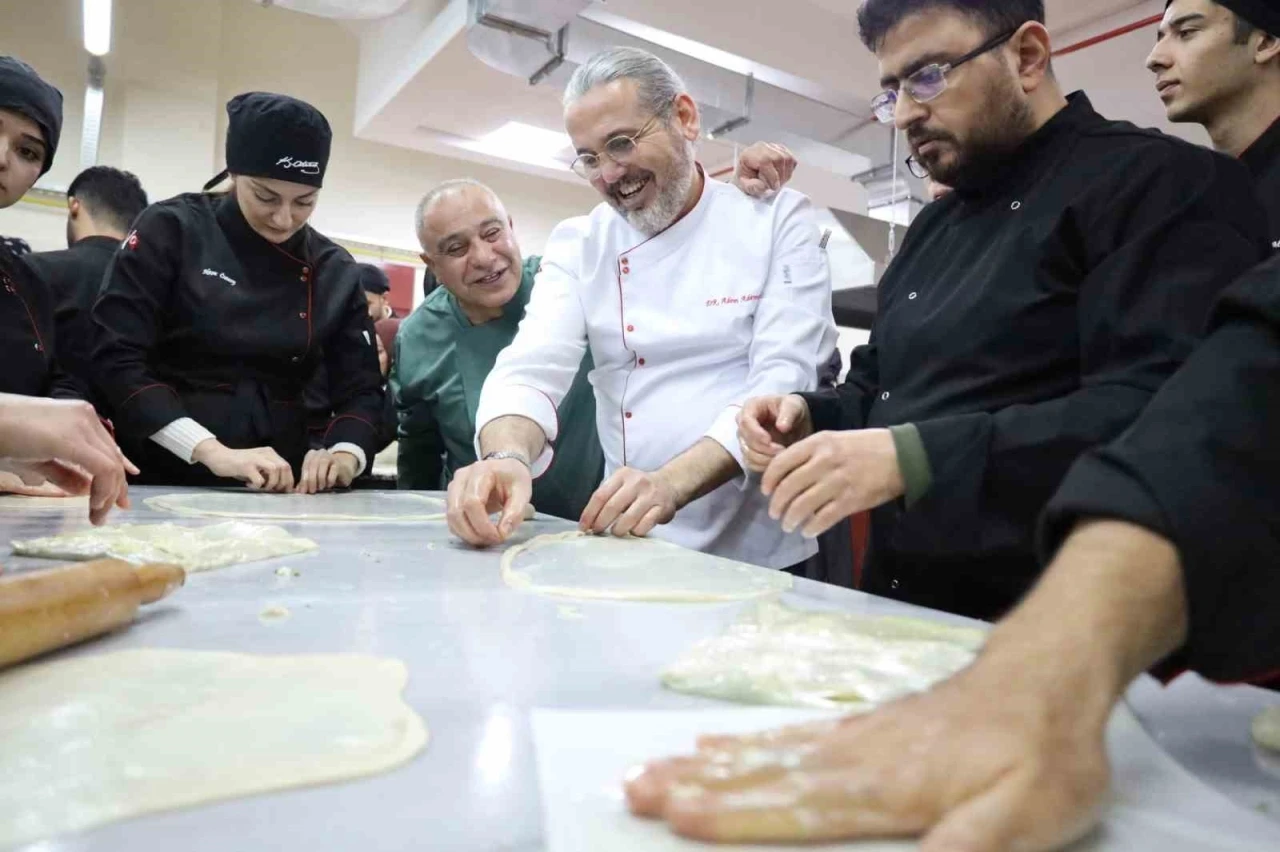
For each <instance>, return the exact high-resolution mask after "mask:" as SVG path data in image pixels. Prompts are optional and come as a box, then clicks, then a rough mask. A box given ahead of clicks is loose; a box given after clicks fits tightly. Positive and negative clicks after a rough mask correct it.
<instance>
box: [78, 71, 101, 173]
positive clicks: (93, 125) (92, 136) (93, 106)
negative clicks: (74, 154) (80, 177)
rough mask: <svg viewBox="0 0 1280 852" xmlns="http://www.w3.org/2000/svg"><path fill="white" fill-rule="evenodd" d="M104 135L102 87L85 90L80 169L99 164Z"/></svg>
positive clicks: (90, 87)
mask: <svg viewBox="0 0 1280 852" xmlns="http://www.w3.org/2000/svg"><path fill="white" fill-rule="evenodd" d="M101 137H102V89H100V88H98V87H97V86H93V85H91V86H89V87H88V88H86V89H85V90H84V131H83V132H82V134H81V136H80V169H81V170H84V169H87V168H89V167H90V166H96V165H98V141H99V139H101Z"/></svg>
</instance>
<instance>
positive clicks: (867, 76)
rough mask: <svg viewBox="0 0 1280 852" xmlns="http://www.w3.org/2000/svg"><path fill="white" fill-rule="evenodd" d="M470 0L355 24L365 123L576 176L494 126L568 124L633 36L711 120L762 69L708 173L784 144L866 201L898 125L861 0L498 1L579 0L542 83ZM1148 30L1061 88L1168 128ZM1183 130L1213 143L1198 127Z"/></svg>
mask: <svg viewBox="0 0 1280 852" xmlns="http://www.w3.org/2000/svg"><path fill="white" fill-rule="evenodd" d="M476 2H477V0H407V2H406V3H405V4H404V5H403V7H402V8H401V9H400V10H399V11H398V12H397V13H396V14H394V15H392V16H391V17H388V18H384V19H382V20H380V21H374V22H364V23H354V24H350V25H349V26H351V27H352V28H353V29H354V30H355V31H356V32H357V34H358V36H359V38H360V42H361V63H360V66H361V71H360V81H359V84H358V96H357V101H358V102H357V109H356V116H357V119H356V133H357V135H358V136H360V137H361V138H366V139H370V140H372V141H378V142H383V143H386V144H392V145H398V146H401V147H406V148H413V149H418V150H424V151H431V152H434V153H440V154H446V155H448V156H453V157H461V158H464V159H472V160H477V161H482V162H486V163H490V164H494V165H498V166H501V167H503V168H509V169H514V170H518V171H524V172H531V173H534V174H540V175H544V176H547V177H551V178H554V179H558V180H575V178H574V177H573V175H572V174H571V173H569V172H568V170H567V168H566V165H567V160H568V159H569V158H570V157H571V152H569V151H568V149H567V147H566V148H564V149H562V150H559V151H554V150H539V148H538V146H537V145H533V144H530V145H525V146H521V150H519V151H516V152H514V153H513V152H512V151H511V150H509V149H501V148H496V147H494V146H492V145H487V144H486V143H485V141H484V137H485V136H486V134H489V133H491V132H493V131H495V130H498V129H499V128H502V127H503V126H504V125H506V124H507V123H508V122H513V121H514V122H520V123H522V124H524V125H529V126H531V127H534V128H541V129H543V130H545V131H559V130H560V129H561V126H562V125H561V113H562V111H561V105H560V100H559V94H560V90H561V88H562V87H563V84H564V82H565V80H566V79H567V77H568V74H569V73H570V72H571V70H572V68H573V67H574V64H573V63H574V62H575V61H581V60H582V59H583V58H585V56H586V55H589V53H590V52H593V51H594V50H595V49H597V48H598V47H602V46H606V45H609V44H618V43H630V44H636V45H640V46H645V47H648V48H650V49H652V50H653V51H654V52H656V53H658V54H659V55H661V56H663V58H665V59H667V60H668V62H670V63H671V64H672V65H673V66H674V67H676V69H677V71H679V72H680V73H681V74H682V76H684V77H685V78H686V80H687V81H688V82H689V85H690V89H691V91H693V93H694V94H695V97H697V99H698V100H699V102H700V103H701V104H702V105H703V111H704V125H708V126H713V125H716V124H719V123H721V122H722V121H725V120H728V119H731V118H734V117H735V116H737V115H740V114H742V113H743V111H744V106H743V101H744V99H745V95H746V86H745V79H746V78H745V76H744V75H743V72H746V71H751V72H753V73H754V74H755V76H756V80H757V83H756V91H755V103H754V111H753V115H752V121H751V123H750V124H748V125H747V126H746V127H744V128H742V129H741V130H738V131H736V132H734V133H730V134H728V135H727V136H725V137H724V138H723V139H721V140H717V141H715V142H706V143H704V145H703V148H702V158H703V161H704V163H706V164H707V165H708V167H709V168H711V169H713V170H714V169H716V168H718V167H721V166H725V165H727V164H729V163H731V162H732V158H733V153H734V145H735V144H737V143H745V142H749V141H753V140H757V139H770V140H775V141H783V142H785V143H787V144H788V145H790V146H791V147H792V148H793V149H795V150H796V151H797V154H798V156H799V159H800V160H801V162H802V164H803V165H802V168H801V169H800V170H799V171H798V172H797V176H796V186H797V188H799V189H801V190H802V191H805V192H807V193H809V194H810V195H811V196H813V198H814V200H815V201H816V202H817V203H819V204H821V205H823V206H828V207H838V208H841V209H846V210H861V209H864V208H865V196H864V194H863V192H862V190H861V189H860V188H859V187H858V186H857V185H856V184H853V183H852V182H851V181H849V180H848V178H849V177H850V176H851V175H853V174H855V173H857V172H859V171H863V170H865V169H866V168H868V167H870V166H871V165H872V164H876V163H881V162H886V161H887V160H888V158H889V156H888V150H889V139H890V135H889V134H888V132H886V131H885V130H884V129H883V128H879V127H876V126H874V125H871V126H869V125H868V122H867V116H866V109H865V107H864V106H863V105H864V104H866V103H867V101H868V100H869V98H870V97H871V96H872V95H873V94H874V91H875V88H876V80H877V78H878V74H877V73H876V63H875V59H874V57H873V56H872V55H871V54H870V53H869V52H868V51H867V50H866V49H865V48H864V47H863V46H862V45H861V44H860V43H859V42H858V39H857V28H856V21H855V17H856V5H857V4H856V3H855V2H854V0H787V2H786V3H779V2H777V0H696V2H692V0H608V2H607V3H604V2H594V3H593V2H589V0H489V2H490V3H496V4H497V5H498V7H499V8H500V10H501V11H502V12H503V13H504V15H507V16H510V17H515V16H517V15H519V14H521V11H520V10H521V9H528V8H533V9H535V10H536V9H538V8H542V9H544V10H545V9H575V8H581V9H582V12H581V15H580V16H579V17H576V18H573V20H572V23H571V24H570V27H569V31H568V33H569V36H568V48H567V56H568V61H567V62H566V63H565V64H564V65H563V66H561V67H560V68H559V70H557V71H556V72H555V73H553V74H552V75H551V76H550V77H549V78H548V80H547V81H546V82H545V83H543V84H542V85H538V86H531V85H530V84H529V83H528V81H527V80H526V79H525V78H524V76H523V75H524V74H526V73H528V68H531V67H536V66H537V65H539V64H541V63H542V61H543V60H544V59H545V58H549V56H550V54H549V53H547V52H546V50H545V48H543V47H542V46H541V45H540V44H536V43H533V42H530V41H529V40H527V39H523V40H522V39H516V38H514V37H512V36H510V35H507V34H504V33H499V32H497V31H492V30H489V29H487V28H478V27H474V26H473V22H474V17H475V9H474V4H475V3H476ZM298 5H302V3H301V2H299V3H298ZM1162 8H1163V0H1049V3H1048V20H1049V26H1050V30H1051V32H1052V34H1053V36H1054V40H1055V45H1057V46H1059V47H1060V46H1065V45H1069V44H1074V43H1076V42H1079V41H1081V40H1084V39H1086V38H1091V37H1093V36H1096V35H1098V34H1100V33H1104V32H1106V31H1107V30H1110V29H1114V28H1116V27H1120V26H1122V25H1125V24H1130V23H1132V22H1134V21H1138V20H1141V19H1142V18H1144V17H1147V16H1149V15H1151V14H1158V13H1159V11H1160V10H1161V9H1162ZM513 10H514V11H513ZM1153 39H1154V29H1153V28H1148V29H1144V30H1138V31H1136V32H1134V33H1131V34H1128V35H1125V36H1121V37H1118V38H1114V39H1112V40H1108V41H1105V42H1103V43H1101V44H1098V45H1096V46H1093V47H1090V48H1087V49H1085V50H1082V51H1080V52H1078V53H1073V54H1072V55H1070V56H1064V57H1061V58H1060V59H1059V60H1058V61H1057V62H1056V68H1057V72H1058V75H1059V77H1060V79H1062V81H1063V82H1064V85H1065V86H1066V87H1067V88H1069V89H1075V88H1085V89H1086V90H1088V91H1089V93H1090V95H1091V96H1092V97H1093V99H1094V102H1095V104H1096V105H1098V107H1099V108H1100V109H1101V110H1102V111H1103V112H1104V113H1106V114H1108V115H1110V116H1112V117H1123V118H1128V119H1129V120H1133V121H1135V122H1136V123H1139V124H1143V125H1153V126H1160V127H1162V128H1163V129H1170V128H1169V127H1168V126H1167V125H1166V124H1165V122H1164V117H1163V114H1162V110H1161V108H1160V103H1159V101H1158V100H1157V99H1156V97H1155V94H1154V91H1153V88H1152V81H1151V79H1150V75H1149V74H1148V73H1147V72H1146V71H1145V70H1144V69H1143V67H1142V62H1143V59H1144V58H1145V55H1146V51H1147V50H1148V48H1149V45H1150V44H1151V42H1152V41H1153ZM509 45H514V47H508V46H509ZM477 51H479V52H481V53H484V54H486V55H489V58H490V61H491V63H492V64H502V62H501V61H498V62H494V61H493V57H492V54H494V53H503V52H504V51H506V52H508V53H510V52H520V51H523V52H524V53H525V54H529V55H530V56H531V57H532V61H533V65H532V66H529V65H527V64H526V65H524V66H522V65H520V62H518V61H516V60H510V59H508V60H506V61H507V62H509V63H513V67H519V68H520V69H521V75H522V76H516V75H515V74H510V73H504V72H503V71H500V70H496V69H495V68H494V67H491V64H486V62H485V61H482V60H481V59H479V58H477V56H476V52H477ZM521 61H524V62H526V63H527V62H528V61H529V60H521ZM1178 132H1180V133H1182V134H1183V135H1187V136H1189V137H1190V138H1194V139H1196V140H1197V141H1203V135H1202V134H1201V133H1199V132H1198V131H1195V132H1192V131H1189V130H1187V129H1186V128H1181V129H1178ZM552 147H554V143H553V145H552Z"/></svg>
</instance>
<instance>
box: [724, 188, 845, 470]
mask: <svg viewBox="0 0 1280 852" xmlns="http://www.w3.org/2000/svg"><path fill="white" fill-rule="evenodd" d="M774 204H775V206H776V207H775V217H774V225H773V251H772V255H771V260H770V264H769V277H768V280H766V281H765V285H764V289H763V290H762V291H761V294H760V304H759V305H758V306H757V308H756V314H755V321H754V324H753V326H752V340H751V364H750V368H749V372H748V374H747V382H746V384H745V386H744V387H743V388H742V393H741V394H740V395H739V397H738V400H737V401H736V402H735V403H733V404H731V405H729V406H728V407H726V408H725V409H724V410H722V411H721V412H720V413H719V414H718V415H717V416H716V419H715V420H714V421H713V422H712V424H711V427H710V428H709V429H708V430H707V432H706V436H707V437H708V438H711V439H712V440H714V441H716V443H718V444H720V445H721V446H722V447H724V448H725V449H726V450H728V452H729V453H730V454H731V455H732V456H733V457H734V458H735V459H737V461H738V464H739V466H741V467H742V469H743V470H746V465H745V463H744V462H743V454H742V446H741V444H740V443H739V442H738V423H737V419H738V412H739V411H741V410H742V406H743V404H744V403H745V402H746V401H747V400H748V399H752V398H753V397H757V396H772V395H775V394H789V393H800V392H805V391H812V390H814V389H816V388H817V386H818V368H819V367H820V366H821V365H822V364H825V363H826V362H827V360H828V359H829V358H830V357H831V353H832V351H833V350H834V349H835V346H836V325H835V321H834V319H833V318H832V314H831V269H830V267H829V266H828V264H827V253H826V251H824V250H823V248H822V246H821V239H820V235H819V233H818V222H817V218H816V217H815V216H814V212H813V205H812V204H811V203H810V202H809V199H808V198H807V197H805V196H804V195H801V194H800V193H798V192H793V191H791V190H783V191H782V192H781V193H779V195H778V196H777V198H776V199H775V201H774ZM741 484H742V485H743V486H745V485H746V478H745V477H743V479H742V483H741Z"/></svg>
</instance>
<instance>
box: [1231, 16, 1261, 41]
mask: <svg viewBox="0 0 1280 852" xmlns="http://www.w3.org/2000/svg"><path fill="white" fill-rule="evenodd" d="M1231 14H1232V15H1235V18H1236V32H1235V43H1236V44H1248V43H1249V36H1251V35H1253V33H1254V31H1255V30H1256V29H1257V27H1255V26H1254V25H1253V24H1251V23H1249V22H1248V21H1246V20H1245V19H1244V18H1243V17H1242V16H1240V15H1236V13H1235V12H1232V13H1231Z"/></svg>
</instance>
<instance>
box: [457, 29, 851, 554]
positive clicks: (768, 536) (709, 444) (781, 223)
mask: <svg viewBox="0 0 1280 852" xmlns="http://www.w3.org/2000/svg"><path fill="white" fill-rule="evenodd" d="M565 126H566V129H567V130H568V133H569V135H570V137H571V138H572V140H573V144H574V146H575V147H576V148H577V150H578V154H579V156H578V159H577V161H575V163H574V171H575V172H577V173H578V174H579V175H580V176H582V177H584V178H586V179H587V180H589V181H590V183H591V185H592V186H594V187H595V188H596V190H597V191H598V192H599V193H600V194H601V196H603V197H604V199H605V202H606V203H604V204H601V205H599V206H598V207H596V208H595V210H593V211H592V212H591V214H590V215H588V216H585V217H580V218H576V219H570V220H568V221H566V222H563V223H561V224H560V225H559V226H558V227H557V228H556V230H555V231H554V232H553V233H552V235H551V237H550V239H549V241H548V244H547V249H546V253H545V255H544V256H543V260H542V268H541V271H540V272H539V274H538V277H537V283H536V285H535V286H534V290H533V296H532V297H531V299H530V302H529V305H528V308H527V310H526V313H525V318H524V321H523V322H522V323H521V325H520V331H519V332H518V334H517V335H516V338H515V340H514V341H513V342H512V344H511V345H510V346H509V347H508V348H507V349H506V350H504V351H503V352H502V354H501V355H500V356H499V357H498V361H497V364H496V365H495V366H494V369H493V371H492V372H491V373H490V374H489V377H488V380H487V381H486V382H485V386H484V391H483V392H482V394H481V397H480V404H479V410H478V412H477V416H476V426H477V432H476V443H477V456H478V457H479V458H480V459H481V461H480V462H478V463H476V464H475V465H472V466H470V467H467V468H464V469H462V470H460V471H459V472H458V474H457V475H456V476H455V478H454V480H453V482H452V484H451V485H450V488H449V512H448V517H449V526H450V529H451V530H453V532H454V533H455V534H456V535H458V536H459V537H460V538H462V539H463V540H464V541H466V542H468V543H470V544H473V545H476V546H486V545H494V544H499V543H501V542H502V541H504V540H506V539H507V538H508V537H510V535H511V534H512V533H513V532H514V531H515V529H516V528H517V527H518V526H519V524H520V520H521V518H522V513H523V510H524V508H525V506H526V505H527V504H528V501H529V494H530V490H531V487H532V480H533V478H534V477H536V476H538V475H540V474H541V473H542V472H543V471H545V470H546V469H547V467H548V465H549V464H550V462H551V459H552V457H553V455H554V454H555V453H557V452H569V453H571V452H573V451H574V448H573V447H566V446H558V445H557V444H556V438H557V435H558V431H559V430H558V423H557V419H556V408H557V406H558V405H559V403H560V400H561V399H562V398H563V397H564V395H565V393H566V392H567V391H568V389H569V386H570V384H571V383H572V381H573V377H574V374H575V372H576V371H577V369H578V366H579V364H580V363H581V361H582V356H583V353H584V352H585V351H586V350H587V349H588V347H589V348H590V351H591V354H592V357H593V358H594V361H595V370H594V371H593V372H592V373H591V376H590V379H591V383H592V385H593V387H594V389H595V394H596V421H597V428H598V429H599V434H600V444H601V446H602V447H603V449H604V455H605V467H606V470H605V481H604V483H603V484H602V485H601V486H600V488H599V490H598V491H597V492H596V493H595V495H594V496H593V497H592V499H591V501H590V502H589V504H588V505H587V508H586V510H585V511H584V512H583V515H582V518H581V521H580V524H581V527H582V529H584V530H589V531H593V532H597V533H603V532H605V531H611V532H612V533H613V534H614V535H619V536H625V535H640V536H643V535H647V534H649V533H650V532H651V531H652V532H653V534H654V535H655V536H657V537H660V538H663V539H666V540H667V541H670V542H673V543H675V544H679V545H683V546H685V547H689V548H692V549H695V550H701V551H704V552H706V553H713V554H716V555H718V556H724V557H728V558H732V559H738V560H741V561H744V562H751V563H755V564H757V565H763V566H766V567H772V568H784V569H785V568H794V567H797V566H799V565H800V564H801V563H803V562H804V561H805V560H806V559H807V558H808V557H809V556H811V555H812V554H813V553H814V552H816V549H817V547H816V544H815V543H814V542H812V541H809V540H806V539H804V538H803V537H801V536H800V535H798V534H791V535H788V534H786V533H784V532H782V530H781V529H780V528H779V524H778V523H777V522H776V521H774V520H771V519H770V518H769V514H768V500H767V499H766V498H764V496H763V495H762V494H761V493H760V490H759V489H758V488H748V487H747V480H746V475H745V474H744V470H745V467H744V465H743V462H742V457H741V453H742V450H741V448H740V446H739V443H738V440H737V426H736V421H737V415H738V411H739V410H740V408H741V405H742V403H743V402H745V401H746V400H747V399H749V398H751V397H753V396H758V395H760V394H761V393H790V392H792V390H793V389H794V387H806V388H813V387H815V386H816V382H817V371H818V366H819V365H820V364H822V363H824V362H825V361H826V360H827V358H828V357H829V356H830V355H831V352H832V350H833V349H834V347H835V341H836V330H835V325H834V323H833V322H832V319H831V281H830V273H829V270H828V268H827V262H826V257H825V253H824V251H823V250H822V248H821V246H820V241H819V234H818V227H817V224H816V220H815V218H814V214H813V210H812V207H811V205H810V203H809V201H808V199H806V198H805V197H804V196H802V195H800V194H798V193H796V192H793V191H790V190H785V189H784V190H782V191H780V192H779V193H777V194H776V195H775V196H774V197H773V198H772V199H770V200H766V201H761V200H754V199H751V198H748V197H747V196H746V195H744V194H743V193H742V192H740V191H738V190H737V189H736V188H734V187H732V186H729V185H727V184H722V183H718V182H716V181H713V180H710V179H708V178H707V176H706V174H705V173H704V172H703V170H702V168H701V166H699V165H698V164H697V162H696V161H695V141H696V140H697V139H698V136H699V133H700V124H699V116H698V108H697V106H696V104H695V103H694V101H693V99H692V98H691V97H690V96H689V94H688V93H687V92H686V90H685V88H684V84H683V83H682V82H681V81H680V79H679V77H677V76H676V74H675V73H674V72H673V71H672V70H671V69H670V68H669V67H668V66H667V65H666V64H665V63H664V62H662V61H661V60H659V59H658V58H657V57H655V56H652V55H651V54H648V53H645V52H644V51H640V50H635V49H630V48H614V49H611V50H607V51H604V52H602V53H600V54H597V55H596V56H594V57H592V59H591V60H589V61H588V62H587V63H586V64H584V65H582V66H581V67H580V68H578V70H577V71H576V72H575V74H574V76H573V79H572V80H571V81H570V83H569V86H568V88H567V90H566V92H565ZM499 512H500V513H501V517H500V519H499V520H498V521H497V523H495V522H494V521H493V520H492V519H491V517H490V513H499Z"/></svg>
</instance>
